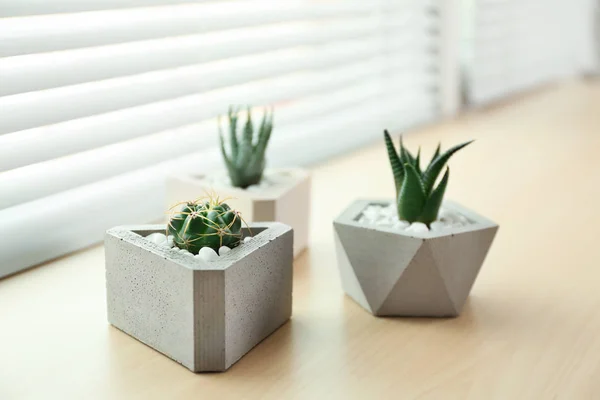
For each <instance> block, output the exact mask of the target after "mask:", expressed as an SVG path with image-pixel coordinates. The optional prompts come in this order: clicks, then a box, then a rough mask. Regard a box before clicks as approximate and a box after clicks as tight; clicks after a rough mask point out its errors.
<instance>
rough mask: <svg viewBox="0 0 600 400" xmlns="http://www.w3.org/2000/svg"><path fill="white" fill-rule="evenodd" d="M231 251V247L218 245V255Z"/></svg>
mask: <svg viewBox="0 0 600 400" xmlns="http://www.w3.org/2000/svg"><path fill="white" fill-rule="evenodd" d="M230 251H231V249H230V248H229V247H227V246H221V247H219V256H224V255H225V254H227V253H229V252H230Z"/></svg>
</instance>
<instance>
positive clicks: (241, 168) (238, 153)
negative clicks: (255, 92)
mask: <svg viewBox="0 0 600 400" xmlns="http://www.w3.org/2000/svg"><path fill="white" fill-rule="evenodd" d="M239 115H240V110H239V109H235V108H233V107H229V112H228V113H227V118H228V120H229V154H228V153H227V151H226V150H225V139H224V137H223V131H222V130H221V121H220V119H219V137H220V140H221V153H222V154H223V159H224V160H225V165H226V167H227V172H228V173H229V177H230V179H231V183H232V184H233V186H235V187H239V188H242V189H245V188H247V187H248V186H250V185H256V184H258V183H260V180H261V179H262V175H263V171H264V169H265V165H266V162H265V151H266V149H267V144H268V143H269V139H270V138H271V132H272V131H273V110H272V109H271V112H270V113H269V111H268V110H267V109H265V111H264V115H263V119H262V122H261V124H260V127H259V128H258V134H257V135H255V130H254V126H253V125H252V113H251V110H250V107H248V111H247V119H246V123H245V124H244V129H243V132H242V134H241V135H238V132H237V126H238V119H239ZM240 136H241V137H240ZM255 136H256V137H255Z"/></svg>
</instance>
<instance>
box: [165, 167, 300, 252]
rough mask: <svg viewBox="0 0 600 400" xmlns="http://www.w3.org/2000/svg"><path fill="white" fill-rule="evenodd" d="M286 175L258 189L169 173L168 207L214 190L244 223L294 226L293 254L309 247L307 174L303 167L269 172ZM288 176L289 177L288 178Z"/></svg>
mask: <svg viewBox="0 0 600 400" xmlns="http://www.w3.org/2000/svg"><path fill="white" fill-rule="evenodd" d="M269 172H271V173H276V174H281V175H283V176H285V177H286V179H285V181H282V182H281V183H278V184H276V185H274V186H272V187H268V188H264V189H261V190H260V191H250V190H244V189H240V188H234V187H231V186H227V185H225V184H223V185H218V184H216V185H215V182H214V180H211V179H209V177H208V176H207V175H182V176H180V175H172V176H169V177H168V178H167V208H169V207H171V206H172V205H173V204H176V203H178V202H182V201H188V200H194V199H197V198H199V197H201V196H205V195H206V194H207V193H209V192H212V191H214V192H215V193H216V194H217V195H218V196H219V197H220V198H222V199H223V198H228V199H227V204H229V205H230V206H231V208H234V209H236V210H238V211H240V212H241V213H242V217H243V218H244V219H245V220H246V221H247V222H254V221H277V222H282V223H284V224H287V225H289V226H291V227H292V228H293V229H294V257H296V256H297V255H298V254H300V253H301V252H302V250H304V249H305V248H306V247H307V246H308V231H309V219H310V218H309V217H310V175H309V173H308V172H307V171H306V170H303V169H297V168H289V169H277V170H271V171H269ZM288 178H289V179H288Z"/></svg>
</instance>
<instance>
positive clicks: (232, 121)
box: [227, 106, 239, 160]
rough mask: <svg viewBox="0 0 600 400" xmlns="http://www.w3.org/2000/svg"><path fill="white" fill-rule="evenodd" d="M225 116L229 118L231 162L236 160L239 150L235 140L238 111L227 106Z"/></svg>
mask: <svg viewBox="0 0 600 400" xmlns="http://www.w3.org/2000/svg"><path fill="white" fill-rule="evenodd" d="M227 116H228V118H229V144H230V147H231V158H232V159H233V160H237V158H238V150H239V144H238V139H237V123H238V110H237V109H234V108H233V106H229V112H228V114H227Z"/></svg>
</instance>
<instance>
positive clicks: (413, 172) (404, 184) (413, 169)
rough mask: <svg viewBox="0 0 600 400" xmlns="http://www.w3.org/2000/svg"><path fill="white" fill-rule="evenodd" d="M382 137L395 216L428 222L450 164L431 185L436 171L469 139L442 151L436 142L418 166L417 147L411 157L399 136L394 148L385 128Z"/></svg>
mask: <svg viewBox="0 0 600 400" xmlns="http://www.w3.org/2000/svg"><path fill="white" fill-rule="evenodd" d="M384 139H385V145H386V148H387V153H388V157H389V159H390V165H391V167H392V172H393V175H394V183H395V185H396V204H397V207H398V218H399V219H400V220H404V221H408V222H410V223H412V222H423V223H424V224H426V225H427V226H429V225H430V224H431V223H432V222H433V221H435V220H436V219H437V217H438V212H439V210H440V206H441V205H442V200H443V199H444V193H445V192H446V186H448V179H449V176H450V168H446V172H445V173H444V176H443V177H442V179H441V181H440V183H439V184H438V185H437V186H435V182H436V181H437V178H438V176H439V174H440V173H441V172H442V169H443V168H444V166H445V165H446V163H447V162H448V160H449V159H450V157H452V155H454V153H456V152H457V151H459V150H460V149H462V148H463V147H465V146H467V145H469V144H470V143H472V142H473V141H472V140H471V141H469V142H465V143H462V144H459V145H457V146H454V147H452V148H450V149H448V150H446V151H445V152H443V153H442V152H441V144H439V145H438V147H437V150H436V151H435V154H434V155H433V158H432V159H431V161H430V162H429V165H427V168H425V169H423V170H422V169H421V165H420V164H421V149H420V148H419V151H418V152H417V156H416V157H415V156H413V155H412V154H411V153H410V151H408V150H407V149H406V148H405V147H404V145H403V143H402V137H400V148H399V150H398V151H396V148H395V147H394V143H393V142H392V138H391V137H390V134H389V132H388V131H387V130H386V131H384ZM434 186H435V187H434Z"/></svg>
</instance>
